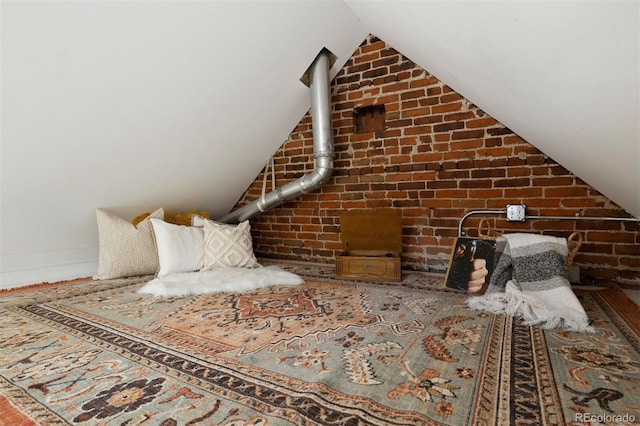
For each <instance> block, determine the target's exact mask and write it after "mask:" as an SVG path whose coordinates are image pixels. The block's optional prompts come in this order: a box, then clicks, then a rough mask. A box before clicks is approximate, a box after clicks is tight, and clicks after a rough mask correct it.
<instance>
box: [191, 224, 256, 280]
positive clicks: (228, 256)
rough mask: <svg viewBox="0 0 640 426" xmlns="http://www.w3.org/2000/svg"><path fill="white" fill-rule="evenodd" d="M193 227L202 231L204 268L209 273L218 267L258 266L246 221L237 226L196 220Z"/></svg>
mask: <svg viewBox="0 0 640 426" xmlns="http://www.w3.org/2000/svg"><path fill="white" fill-rule="evenodd" d="M194 225H196V226H198V225H202V226H203V229H204V266H203V268H202V270H203V271H210V270H212V269H215V268H216V267H219V266H233V267H242V268H254V267H258V266H260V264H259V263H258V260H257V259H256V256H255V255H254V254H253V243H252V241H251V225H250V224H249V221H248V220H245V221H244V222H242V223H240V224H239V225H237V226H233V225H226V224H222V223H218V222H215V221H212V220H206V219H201V220H200V219H197V220H194Z"/></svg>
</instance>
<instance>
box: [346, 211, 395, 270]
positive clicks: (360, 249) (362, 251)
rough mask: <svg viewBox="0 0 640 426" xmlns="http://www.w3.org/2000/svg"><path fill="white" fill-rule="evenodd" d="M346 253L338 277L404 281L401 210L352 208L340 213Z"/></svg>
mask: <svg viewBox="0 0 640 426" xmlns="http://www.w3.org/2000/svg"><path fill="white" fill-rule="evenodd" d="M340 231H341V234H340V237H341V239H342V248H343V252H342V254H341V255H340V256H338V257H336V277H337V278H345V279H355V280H373V281H401V280H402V276H401V270H400V252H401V251H402V218H401V216H400V214H399V212H398V211H396V210H391V209H381V210H351V211H345V212H343V213H342V214H341V215H340Z"/></svg>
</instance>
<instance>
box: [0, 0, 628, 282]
mask: <svg viewBox="0 0 640 426" xmlns="http://www.w3.org/2000/svg"><path fill="white" fill-rule="evenodd" d="M0 14H1V19H2V52H1V53H2V74H1V76H2V130H1V131H2V139H1V143H2V146H1V149H2V151H1V154H2V155H1V158H0V161H1V189H2V193H1V202H2V204H1V206H0V213H1V214H0V233H1V234H0V242H1V244H0V249H1V258H0V260H1V262H0V287H9V286H12V285H16V284H20V283H29V282H36V281H42V280H49V281H51V280H55V279H63V278H70V277H77V276H83V275H90V274H92V273H93V272H95V270H96V267H97V231H96V225H95V214H94V211H95V208H96V207H105V208H109V209H111V210H113V211H115V212H116V213H118V214H120V215H122V216H123V217H131V216H133V215H135V214H137V213H139V212H142V211H149V210H151V209H155V208H157V207H159V206H164V207H165V208H167V209H168V210H174V211H175V210H178V209H179V210H184V209H203V210H207V211H209V212H211V213H212V215H213V216H216V217H218V216H222V215H224V214H225V213H226V212H228V211H229V210H230V209H231V208H232V207H233V205H234V204H235V202H236V200H237V199H238V197H240V196H241V194H242V193H243V192H244V190H245V189H246V187H247V186H248V185H249V184H250V183H251V182H252V181H253V180H254V178H255V176H256V175H257V174H258V173H259V172H260V170H261V168H262V166H263V165H264V163H265V162H266V160H267V159H268V158H269V156H270V155H271V154H272V153H273V152H274V151H275V150H276V149H277V148H278V147H279V146H280V144H281V143H282V141H283V140H285V139H286V137H287V136H288V134H289V132H290V131H291V129H292V128H293V127H294V126H295V125H296V124H297V123H298V121H299V119H300V117H302V116H303V115H304V114H305V112H306V111H307V109H308V107H309V95H308V89H307V88H306V87H305V86H304V85H302V84H301V83H300V82H299V81H298V79H299V77H300V76H301V75H302V73H303V72H304V71H305V70H306V68H307V67H308V66H309V64H310V63H311V61H312V60H313V58H314V57H315V55H316V54H317V53H318V51H319V50H320V49H321V48H322V47H327V48H328V49H329V50H331V51H332V52H333V53H334V54H336V55H337V56H338V62H337V63H336V65H334V67H333V69H332V73H331V74H332V75H335V74H336V73H337V71H338V70H339V69H340V67H341V66H342V65H343V64H344V62H345V61H346V60H347V59H348V58H349V56H350V55H351V53H352V52H353V51H354V50H355V49H356V47H357V46H358V45H359V44H360V42H361V41H362V40H363V39H364V38H365V37H366V36H367V34H369V33H372V34H376V35H377V36H379V37H381V38H383V39H384V40H385V41H386V42H388V43H389V44H391V45H392V46H394V48H396V49H397V50H399V51H401V52H402V53H403V54H405V55H406V56H407V57H409V58H411V59H412V60H414V61H415V62H416V63H418V64H419V65H420V66H421V67H423V68H425V69H427V70H429V72H431V73H433V74H434V75H435V76H436V77H438V78H439V79H441V80H442V81H444V82H445V83H447V84H449V85H450V86H451V87H452V88H454V89H455V90H456V91H458V92H460V93H461V94H463V95H464V96H465V97H467V98H468V99H470V100H472V101H473V102H475V103H476V104H477V105H478V106H480V107H481V108H483V109H484V110H485V111H487V112H488V113H489V114H491V115H492V116H494V117H496V118H497V119H499V120H500V121H502V122H503V123H504V124H505V125H507V126H509V127H511V128H512V129H513V130H514V131H515V132H516V133H518V134H519V135H521V136H522V137H524V138H525V139H527V140H528V141H530V142H531V143H533V144H534V145H537V146H538V148H540V149H541V150H542V151H544V152H545V153H547V154H548V155H550V156H552V157H553V158H554V159H555V160H556V161H559V162H560V163H562V164H563V165H564V166H565V167H567V168H568V169H569V170H571V171H572V172H574V173H575V174H577V175H578V176H579V177H581V178H582V179H583V180H585V181H586V182H588V183H589V184H591V185H592V186H594V187H595V188H596V189H598V190H600V191H601V192H603V193H604V194H605V195H606V196H608V197H609V198H611V199H613V200H614V201H615V202H617V203H618V204H620V205H621V206H622V207H623V208H625V209H626V210H627V211H629V212H630V213H632V214H634V215H638V216H640V196H639V194H640V171H639V168H640V165H639V164H640V148H639V144H638V140H639V134H638V133H639V131H638V121H639V120H638V115H639V111H638V92H639V83H638V76H639V70H638V66H639V65H638V64H639V62H640V61H639V58H638V50H639V49H638V4H637V2H634V1H629V2H604V1H603V2H537V1H531V2H528V1H525V2H480V1H470V2H457V1H456V2H436V1H409V2H404V1H380V2H373V1H370V2H362V1H305V2H291V1H283V2H280V1H261V2H232V1H228V2H223V1H215V2H214V1H212V2H162V1H159V2H155V1H150V2H136V1H128V2H127V1H124V2H108V1H102V2H101V1H98V2H63V1H58V2H48V1H41V2H21V1H3V2H1V3H0Z"/></svg>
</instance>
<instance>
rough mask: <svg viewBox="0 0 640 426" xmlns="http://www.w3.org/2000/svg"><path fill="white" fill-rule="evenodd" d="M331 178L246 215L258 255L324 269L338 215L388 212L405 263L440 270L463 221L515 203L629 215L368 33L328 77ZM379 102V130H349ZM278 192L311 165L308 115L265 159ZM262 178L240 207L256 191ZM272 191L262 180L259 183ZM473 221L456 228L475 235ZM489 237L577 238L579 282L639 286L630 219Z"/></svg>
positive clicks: (535, 225)
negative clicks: (271, 164)
mask: <svg viewBox="0 0 640 426" xmlns="http://www.w3.org/2000/svg"><path fill="white" fill-rule="evenodd" d="M331 88H332V102H333V126H334V140H335V171H334V174H333V177H332V178H331V180H330V181H329V182H328V183H327V184H326V185H325V186H324V187H323V188H322V189H321V190H320V191H318V192H316V193H312V194H305V195H303V196H301V197H300V198H299V199H298V200H293V201H290V202H287V203H285V204H284V205H282V206H280V207H278V208H275V209H273V210H271V211H269V212H266V213H263V214H261V215H259V216H257V217H255V218H253V219H252V220H251V224H252V233H253V236H254V250H255V252H256V255H258V256H261V257H266V258H279V259H289V260H303V261H313V262H321V263H333V262H334V258H335V256H336V255H337V254H339V253H340V252H341V247H342V244H341V241H340V223H339V213H340V212H341V211H342V210H345V209H373V208H395V209H399V210H400V211H401V212H402V216H403V253H402V267H403V268H405V269H411V270H421V271H440V272H444V270H445V269H446V265H447V261H448V258H449V254H450V249H451V245H452V243H453V239H454V237H455V236H457V232H458V229H457V228H458V223H459V220H460V218H461V217H462V216H463V215H464V214H466V213H468V212H470V211H472V210H479V209H492V210H493V209H498V210H502V209H504V208H505V206H506V205H507V204H519V203H524V204H526V205H527V214H529V215H554V216H558V215H562V216H574V215H581V216H615V217H629V215H628V214H627V213H626V212H625V211H624V210H622V209H620V208H619V207H618V206H616V205H615V204H614V203H613V202H611V201H610V200H608V199H607V198H606V197H604V196H602V195H601V194H600V193H598V192H597V191H596V190H595V189H593V188H591V187H590V186H588V185H586V184H585V183H584V182H583V181H581V180H580V179H579V178H577V177H576V176H574V175H572V174H571V173H569V172H568V171H567V170H566V169H565V168H563V167H562V166H561V165H559V164H558V163H556V162H555V161H553V159H551V158H549V157H548V156H547V155H545V154H544V153H542V152H540V151H539V150H538V149H536V148H535V147H533V146H532V145H530V144H529V143H527V142H526V141H525V140H523V139H522V138H521V137H519V136H518V135H516V134H514V133H513V132H512V131H511V130H510V129H508V128H506V127H505V126H504V125H502V124H501V123H499V122H498V121H496V120H495V119H494V118H492V117H491V116H489V115H488V114H486V113H485V112H484V111H482V110H481V109H479V108H478V107H476V106H475V105H473V104H472V103H470V102H469V101H468V100H466V99H465V98H463V97H462V96H461V95H460V94H458V93H456V92H455V91H453V90H452V89H451V88H449V87H448V86H447V85H445V84H443V83H442V82H441V81H439V80H438V79H437V78H435V77H434V76H432V75H430V74H429V73H428V71H426V70H424V69H422V68H420V67H419V66H417V65H416V64H414V63H413V62H412V61H411V60H409V59H408V58H406V57H404V56H403V55H402V54H401V53H399V52H397V51H396V50H394V49H393V48H392V47H391V46H389V45H387V44H386V43H385V42H383V41H381V40H379V39H378V38H376V37H374V36H370V37H368V38H367V39H366V40H365V41H364V42H363V43H362V45H361V46H360V47H359V48H358V49H357V50H356V51H355V52H354V54H353V56H352V57H351V58H350V59H349V60H348V61H347V63H346V65H345V66H344V68H343V69H342V70H341V71H340V72H339V73H338V75H337V76H336V77H335V79H334V80H333V81H332V85H331ZM371 105H377V106H381V105H384V110H385V123H386V124H385V129H384V130H383V131H377V132H368V133H355V132H354V110H357V109H362V108H363V107H367V106H371ZM274 159H275V164H276V167H275V168H276V172H277V173H276V181H277V185H278V186H281V185H283V184H285V183H287V182H289V181H291V180H293V179H296V178H298V177H300V176H302V175H303V174H305V173H309V172H311V171H312V170H313V155H312V131H311V117H310V115H309V114H307V115H306V116H305V117H303V118H302V120H301V121H300V122H299V124H298V125H297V127H296V128H295V129H294V130H293V131H292V133H291V135H290V137H289V138H288V139H287V140H286V141H285V142H284V144H283V145H282V146H281V148H280V149H279V150H278V152H276V153H275V156H274ZM262 179H263V175H262V174H261V175H260V176H258V177H257V178H256V181H255V182H254V183H253V184H252V185H251V186H250V187H249V189H248V190H247V192H246V193H245V194H244V196H243V197H242V199H241V200H240V202H239V203H238V206H240V205H243V204H245V203H246V202H248V201H251V200H253V199H255V198H257V197H259V195H260V191H261V187H262ZM268 187H270V183H269V185H268ZM480 218H481V217H476V216H474V217H472V218H470V219H468V220H467V221H465V231H467V232H468V234H469V235H476V234H477V225H478V221H479V220H480ZM487 218H488V219H489V222H490V224H491V226H492V227H493V229H494V230H496V231H497V232H500V233H502V232H517V231H524V232H539V233H546V234H550V235H556V236H565V237H566V236H568V235H569V234H571V233H572V232H573V231H575V230H577V231H580V232H582V234H583V236H584V237H585V241H584V243H583V245H582V247H581V249H580V251H579V252H578V255H577V256H576V258H575V259H574V264H575V265H578V266H579V267H580V269H581V278H582V280H583V282H586V283H590V282H593V281H594V280H601V279H606V280H617V281H618V282H620V283H622V284H623V285H624V286H625V287H633V288H636V287H637V288H640V232H639V231H640V226H639V225H638V224H637V223H633V222H602V221H567V220H562V221H561V220H554V221H549V220H544V221H542V220H539V221H536V220H530V221H527V222H525V223H515V222H507V221H506V219H505V218H504V216H487Z"/></svg>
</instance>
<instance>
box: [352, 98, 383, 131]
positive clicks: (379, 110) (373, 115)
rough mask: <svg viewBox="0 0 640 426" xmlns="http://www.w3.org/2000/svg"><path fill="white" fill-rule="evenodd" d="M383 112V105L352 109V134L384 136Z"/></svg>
mask: <svg viewBox="0 0 640 426" xmlns="http://www.w3.org/2000/svg"><path fill="white" fill-rule="evenodd" d="M384 116H385V110H384V105H370V106H365V107H358V108H354V110H353V132H354V133H371V132H374V133H377V134H379V135H380V136H384V130H385V117H384Z"/></svg>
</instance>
